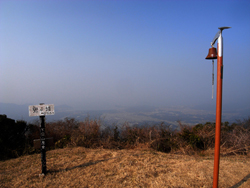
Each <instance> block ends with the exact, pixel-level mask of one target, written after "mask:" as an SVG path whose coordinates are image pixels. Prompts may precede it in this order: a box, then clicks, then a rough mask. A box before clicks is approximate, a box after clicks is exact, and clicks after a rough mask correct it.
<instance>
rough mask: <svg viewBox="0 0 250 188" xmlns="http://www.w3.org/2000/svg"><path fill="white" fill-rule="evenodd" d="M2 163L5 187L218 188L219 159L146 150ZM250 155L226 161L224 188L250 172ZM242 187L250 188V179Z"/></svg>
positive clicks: (71, 151)
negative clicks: (215, 165) (215, 172)
mask: <svg viewBox="0 0 250 188" xmlns="http://www.w3.org/2000/svg"><path fill="white" fill-rule="evenodd" d="M40 160H41V158H40V154H33V155H29V156H22V157H19V158H16V159H10V160H7V161H0V176H1V183H0V187H36V188H37V187H176V188H177V187H179V188H180V187H182V188H184V187H212V181H213V180H212V179H213V177H212V176H213V156H211V155H209V156H205V157H200V156H197V155H194V156H188V155H176V154H166V153H161V152H157V151H154V150H149V149H145V148H144V147H143V146H142V147H139V148H136V149H133V150H126V149H124V150H108V149H86V148H83V147H74V148H64V149H57V150H52V151H48V152H47V169H48V171H49V173H48V174H47V175H46V176H43V177H39V173H41V161H40ZM249 166H250V158H249V156H231V157H221V162H220V177H219V187H231V186H233V185H235V184H236V183H238V182H239V181H241V180H242V179H243V178H244V177H245V176H246V175H248V174H249V173H250V168H249ZM240 187H241V188H242V187H250V179H248V180H247V181H246V182H245V183H243V184H242V185H241V186H240Z"/></svg>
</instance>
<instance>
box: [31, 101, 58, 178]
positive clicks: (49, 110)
mask: <svg viewBox="0 0 250 188" xmlns="http://www.w3.org/2000/svg"><path fill="white" fill-rule="evenodd" d="M54 114H55V110H54V105H53V104H43V103H41V104H40V105H32V106H29V116H39V117H40V122H41V126H40V143H41V147H40V148H41V161H42V175H45V174H46V172H47V167H46V143H45V140H46V138H45V115H54Z"/></svg>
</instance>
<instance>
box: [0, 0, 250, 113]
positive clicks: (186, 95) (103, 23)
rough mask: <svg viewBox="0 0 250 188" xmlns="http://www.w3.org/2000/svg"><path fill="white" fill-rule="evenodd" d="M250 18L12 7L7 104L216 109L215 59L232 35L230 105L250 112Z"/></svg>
mask: <svg viewBox="0 0 250 188" xmlns="http://www.w3.org/2000/svg"><path fill="white" fill-rule="evenodd" d="M249 10H250V1H241V0H235V1H230V0H228V1H210V0H208V1H198V0H197V1H170V0H169V1H163V0H161V1H160V0H159V1H157V0H156V1H153V0H151V1H149V0H145V1H142V0H138V1H136V0H127V1H125V0H120V1H118V0H116V1H115V0H112V1H108V0H107V1H101V0H99V1H80V0H78V1H77V0H71V1H70V0H67V1H66V0H46V1H42V0H33V1H32V0H26V1H25V0H22V1H20V0H16V1H8V0H2V1H0V102H4V103H15V104H30V105H31V104H39V103H40V102H44V103H47V104H50V103H51V104H55V105H60V104H67V105H71V106H78V107H82V108H83V109H108V108H112V107H114V106H117V105H121V106H131V105H155V106H168V105H186V106H190V105H199V104H207V103H213V104H214V103H215V102H216V100H215V99H214V100H211V93H212V91H211V90H212V86H211V83H212V76H211V75H212V61H208V60H205V57H206V56H207V53H208V49H209V48H210V47H211V46H210V43H211V41H212V39H213V38H214V36H215V34H216V33H217V31H218V27H222V26H231V27H232V28H231V29H229V30H225V31H223V39H224V78H223V104H225V105H229V106H230V105H231V107H232V106H233V105H235V104H237V103H238V104H242V105H250V11H249ZM216 46H217V43H216ZM216 65H217V62H216V61H215V73H216V70H217V69H216ZM215 78H216V74H215ZM215 93H216V79H215Z"/></svg>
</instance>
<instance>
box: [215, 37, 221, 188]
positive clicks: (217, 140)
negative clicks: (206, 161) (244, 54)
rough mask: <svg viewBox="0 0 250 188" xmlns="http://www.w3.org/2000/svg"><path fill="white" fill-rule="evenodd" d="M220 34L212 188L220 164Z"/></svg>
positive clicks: (216, 184)
mask: <svg viewBox="0 0 250 188" xmlns="http://www.w3.org/2000/svg"><path fill="white" fill-rule="evenodd" d="M222 42H223V40H222V36H221V33H220V35H219V38H218V44H217V49H218V50H217V95H216V123H215V148H214V179H213V188H217V187H218V180H219V163H220V130H221V112H222V80H223V56H222V55H223V54H222V50H223V46H222V45H223V44H222Z"/></svg>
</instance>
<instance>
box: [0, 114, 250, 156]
mask: <svg viewBox="0 0 250 188" xmlns="http://www.w3.org/2000/svg"><path fill="white" fill-rule="evenodd" d="M39 126H40V122H39V121H35V122H33V123H29V124H28V123H27V122H26V121H23V120H18V121H15V120H13V119H10V118H8V117H7V116H6V115H0V148H1V152H0V160H6V159H9V158H14V157H19V156H21V155H25V154H33V153H38V152H40V151H39V149H35V148H34V144H33V140H34V139H39V138H40V127H39ZM45 127H46V128H45V130H46V137H47V138H48V137H53V140H54V143H55V144H54V146H53V147H51V148H47V149H54V148H63V147H74V146H81V147H86V148H100V147H101V148H107V149H132V148H145V149H146V148H150V149H153V150H157V151H162V152H167V153H169V152H171V153H179V154H195V153H196V154H200V155H207V154H209V152H210V151H212V150H213V148H214V138H215V123H211V122H207V123H205V124H197V125H194V126H188V125H183V124H182V123H181V122H179V129H176V130H172V129H171V128H170V127H169V126H168V125H165V124H164V123H161V124H157V125H153V126H149V125H145V126H129V124H128V123H126V122H125V123H124V124H123V125H122V126H117V125H115V124H114V125H112V126H107V127H103V126H102V121H101V120H100V119H93V120H92V119H90V118H89V117H87V118H86V119H85V120H84V121H81V122H79V121H77V120H75V119H74V118H65V119H64V120H58V121H54V122H48V123H46V126H45ZM221 148H222V149H221V153H222V154H224V155H231V154H234V155H235V154H244V155H245V154H249V149H250V117H249V118H248V119H245V120H243V121H237V122H236V123H233V124H231V125H229V123H228V122H224V123H222V125H221Z"/></svg>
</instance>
